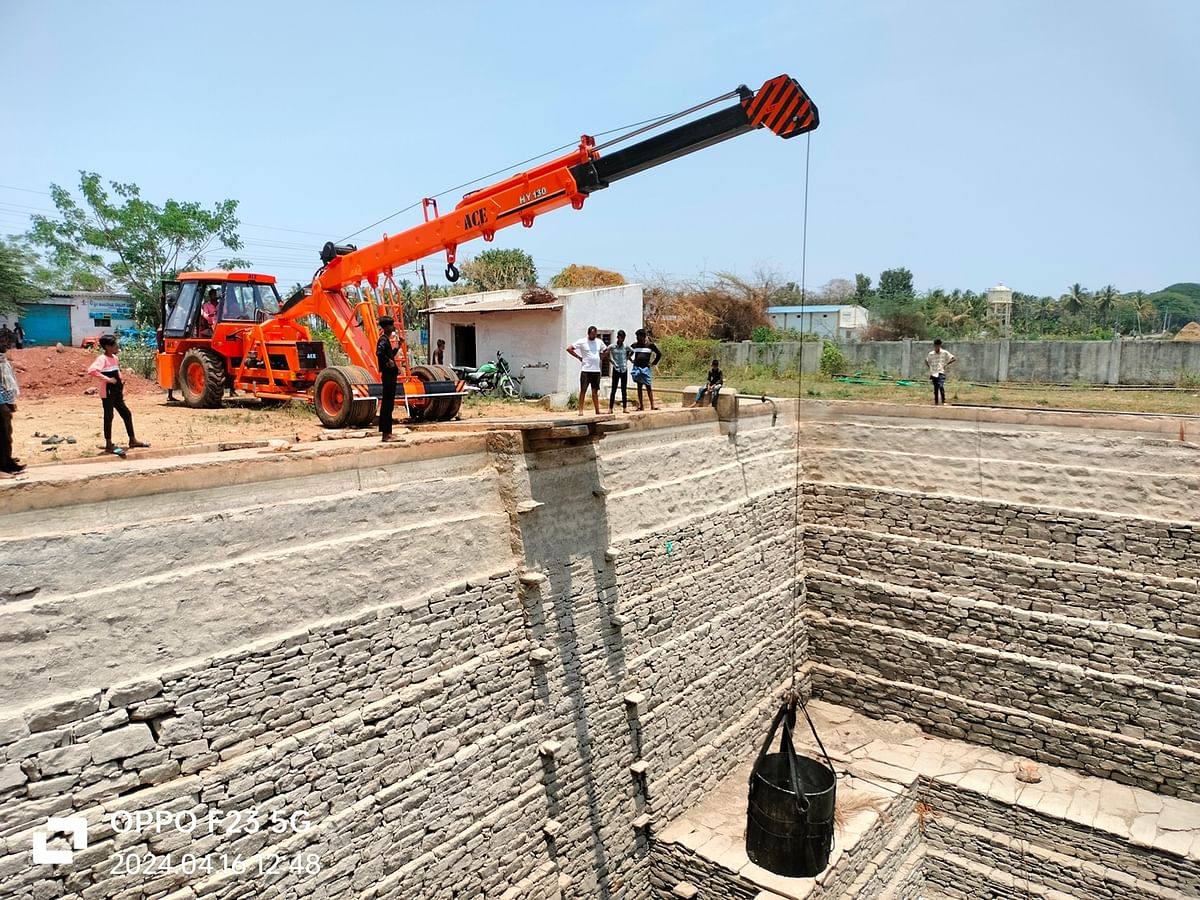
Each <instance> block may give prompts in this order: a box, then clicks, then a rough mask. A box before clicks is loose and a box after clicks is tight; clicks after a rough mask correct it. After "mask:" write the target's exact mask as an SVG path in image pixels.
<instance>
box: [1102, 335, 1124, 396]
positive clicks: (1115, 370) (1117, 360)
mask: <svg viewBox="0 0 1200 900" xmlns="http://www.w3.org/2000/svg"><path fill="white" fill-rule="evenodd" d="M1105 381H1106V383H1107V384H1120V383H1121V336H1120V335H1119V334H1118V335H1116V336H1115V337H1113V339H1112V342H1111V343H1110V344H1109V345H1108V375H1107V377H1106V379H1105Z"/></svg>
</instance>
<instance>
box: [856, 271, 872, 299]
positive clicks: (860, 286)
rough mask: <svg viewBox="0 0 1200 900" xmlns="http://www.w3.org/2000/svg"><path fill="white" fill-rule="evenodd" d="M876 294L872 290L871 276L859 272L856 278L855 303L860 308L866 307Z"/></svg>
mask: <svg viewBox="0 0 1200 900" xmlns="http://www.w3.org/2000/svg"><path fill="white" fill-rule="evenodd" d="M872 296H874V292H873V291H872V290H871V279H870V277H869V276H867V275H864V274H863V273H862V272H859V273H858V274H856V275H855V276H854V302H855V303H857V304H858V305H859V306H866V305H867V303H868V301H870V299H871V297H872Z"/></svg>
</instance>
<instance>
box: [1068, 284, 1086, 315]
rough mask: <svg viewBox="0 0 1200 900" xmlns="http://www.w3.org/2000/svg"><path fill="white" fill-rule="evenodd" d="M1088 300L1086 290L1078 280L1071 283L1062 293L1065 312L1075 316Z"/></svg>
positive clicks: (1080, 311) (1081, 310)
mask: <svg viewBox="0 0 1200 900" xmlns="http://www.w3.org/2000/svg"><path fill="white" fill-rule="evenodd" d="M1087 302H1088V290H1087V288H1085V287H1084V286H1083V285H1081V284H1080V283H1079V282H1078V281H1077V282H1075V283H1074V284H1073V285H1071V286H1070V287H1069V288H1068V289H1067V292H1066V293H1065V294H1063V295H1062V304H1063V306H1064V307H1066V310H1067V312H1069V313H1070V314H1071V315H1073V316H1077V315H1079V314H1080V313H1082V312H1083V310H1084V307H1085V306H1087Z"/></svg>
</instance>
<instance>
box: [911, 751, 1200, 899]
mask: <svg viewBox="0 0 1200 900" xmlns="http://www.w3.org/2000/svg"><path fill="white" fill-rule="evenodd" d="M970 777H971V776H970V775H964V776H961V777H959V779H958V780H959V783H958V784H952V783H949V782H948V781H945V780H940V779H933V780H932V782H931V783H930V784H929V788H928V792H927V794H926V795H925V796H926V800H927V802H928V803H929V805H930V807H931V809H932V810H934V812H935V815H934V816H932V817H931V818H930V820H929V824H928V826H927V828H926V837H927V838H928V841H929V845H930V847H932V848H938V849H941V850H943V851H945V852H948V853H951V854H957V855H960V856H969V857H971V858H976V859H980V861H982V859H983V858H989V859H991V860H993V861H994V862H993V864H994V865H998V866H999V867H1000V868H1003V869H1005V870H1007V871H1013V870H1015V869H1017V868H1023V869H1028V870H1029V871H1030V872H1041V873H1042V876H1043V879H1042V880H1047V881H1053V877H1048V876H1049V875H1052V873H1054V872H1055V871H1058V872H1059V873H1061V872H1062V870H1063V867H1064V866H1069V867H1071V870H1072V871H1073V872H1076V873H1078V874H1080V875H1081V881H1082V882H1092V883H1094V884H1100V883H1101V882H1111V884H1106V886H1105V887H1104V889H1103V891H1102V892H1101V895H1102V896H1105V897H1107V896H1110V895H1111V896H1113V897H1122V898H1128V900H1134V898H1139V897H1147V898H1151V897H1162V898H1170V900H1181V898H1185V897H1197V896H1200V859H1198V858H1197V854H1196V853H1189V851H1188V845H1189V844H1190V843H1191V842H1192V834H1191V833H1190V832H1189V831H1188V830H1186V826H1187V825H1188V824H1189V821H1190V822H1191V823H1193V827H1195V823H1200V805H1197V804H1195V803H1190V804H1189V803H1184V802H1182V801H1179V800H1168V801H1165V803H1170V804H1172V811H1171V813H1170V815H1171V816H1172V819H1171V820H1169V821H1168V823H1167V824H1168V825H1170V826H1172V827H1178V828H1180V829H1184V830H1180V831H1178V832H1171V831H1170V830H1165V831H1162V832H1161V833H1160V834H1158V835H1156V836H1154V837H1152V838H1148V839H1147V840H1146V841H1142V840H1139V839H1138V837H1137V836H1136V834H1135V835H1134V836H1129V835H1127V834H1122V833H1120V832H1119V831H1118V830H1117V829H1118V825H1119V822H1120V821H1121V819H1122V817H1125V818H1127V817H1129V816H1131V815H1136V813H1137V812H1138V811H1139V810H1140V808H1141V807H1140V804H1141V803H1142V802H1143V801H1146V800H1149V801H1151V802H1153V801H1154V800H1156V799H1158V798H1153V797H1148V796H1147V795H1145V794H1134V792H1132V791H1131V790H1130V789H1128V788H1125V787H1123V786H1121V785H1112V784H1103V785H1101V787H1100V789H1099V795H1098V796H1097V797H1094V798H1093V799H1094V800H1095V809H1096V812H1095V813H1091V812H1090V810H1087V809H1081V808H1079V807H1075V806H1071V807H1068V808H1067V809H1066V810H1062V811H1061V812H1060V810H1059V809H1058V808H1053V807H1052V806H1051V804H1050V803H1048V802H1047V798H1045V797H1042V798H1040V799H1039V798H1038V797H1036V795H1033V794H1029V795H1028V796H1025V795H1024V794H1022V795H1020V796H1018V797H1016V798H1015V800H1016V801H1017V802H1013V803H1001V802H999V801H997V800H996V799H994V797H992V796H987V795H986V794H985V793H981V792H980V791H979V790H976V789H973V788H968V787H966V786H964V784H965V783H966V782H967V780H968V779H969V778H970ZM1047 777H1049V778H1050V779H1051V780H1052V781H1057V780H1060V779H1059V778H1058V776H1057V774H1056V773H1054V772H1053V771H1051V772H1048V773H1047ZM977 786H978V787H979V788H981V789H983V790H990V788H985V787H984V786H983V781H982V780H981V781H978V782H977ZM1031 787H1032V786H1031ZM1122 792H1128V796H1127V797H1124V798H1123V797H1122ZM1087 793H1089V794H1090V793H1091V791H1090V790H1089V791H1087ZM1034 806H1036V808H1032V807H1034ZM1123 807H1124V808H1123ZM1080 820H1082V821H1080ZM1135 830H1136V829H1135ZM1171 834H1178V835H1179V836H1180V837H1181V838H1183V839H1184V840H1183V843H1182V844H1178V847H1179V849H1178V850H1177V851H1174V852H1172V851H1170V850H1168V849H1166V848H1167V847H1168V846H1171V845H1172V844H1173V843H1175V842H1173V841H1172V840H1171V838H1170V835H1171ZM968 845H969V846H970V847H971V849H970V850H969V851H967V850H965V849H964V848H965V847H967V846H968ZM1022 854H1023V855H1024V857H1025V859H1026V860H1027V864H1025V865H1022V866H1017V865H1014V864H1013V860H1014V858H1019V857H1020V856H1021V855H1022ZM995 861H999V862H995ZM1035 863H1036V864H1035ZM1056 867H1057V869H1056ZM1121 891H1124V893H1121ZM1138 891H1142V893H1139V892H1138Z"/></svg>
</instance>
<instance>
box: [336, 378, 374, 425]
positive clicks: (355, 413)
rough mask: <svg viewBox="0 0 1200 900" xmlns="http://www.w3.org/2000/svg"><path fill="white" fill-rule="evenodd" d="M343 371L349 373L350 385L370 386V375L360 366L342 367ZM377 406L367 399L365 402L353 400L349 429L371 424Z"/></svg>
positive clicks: (370, 399)
mask: <svg viewBox="0 0 1200 900" xmlns="http://www.w3.org/2000/svg"><path fill="white" fill-rule="evenodd" d="M343 368H345V370H346V371H347V372H349V373H351V375H350V378H351V384H370V383H371V373H370V372H368V371H367V370H366V369H364V368H361V367H360V366H344V367H343ZM377 406H378V404H377V403H376V402H375V400H374V399H372V398H370V397H368V398H367V399H366V400H355V401H354V405H353V406H352V407H351V409H350V422H349V425H348V427H350V428H365V427H366V426H367V425H370V424H371V420H372V419H374V418H375V409H376V407H377Z"/></svg>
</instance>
